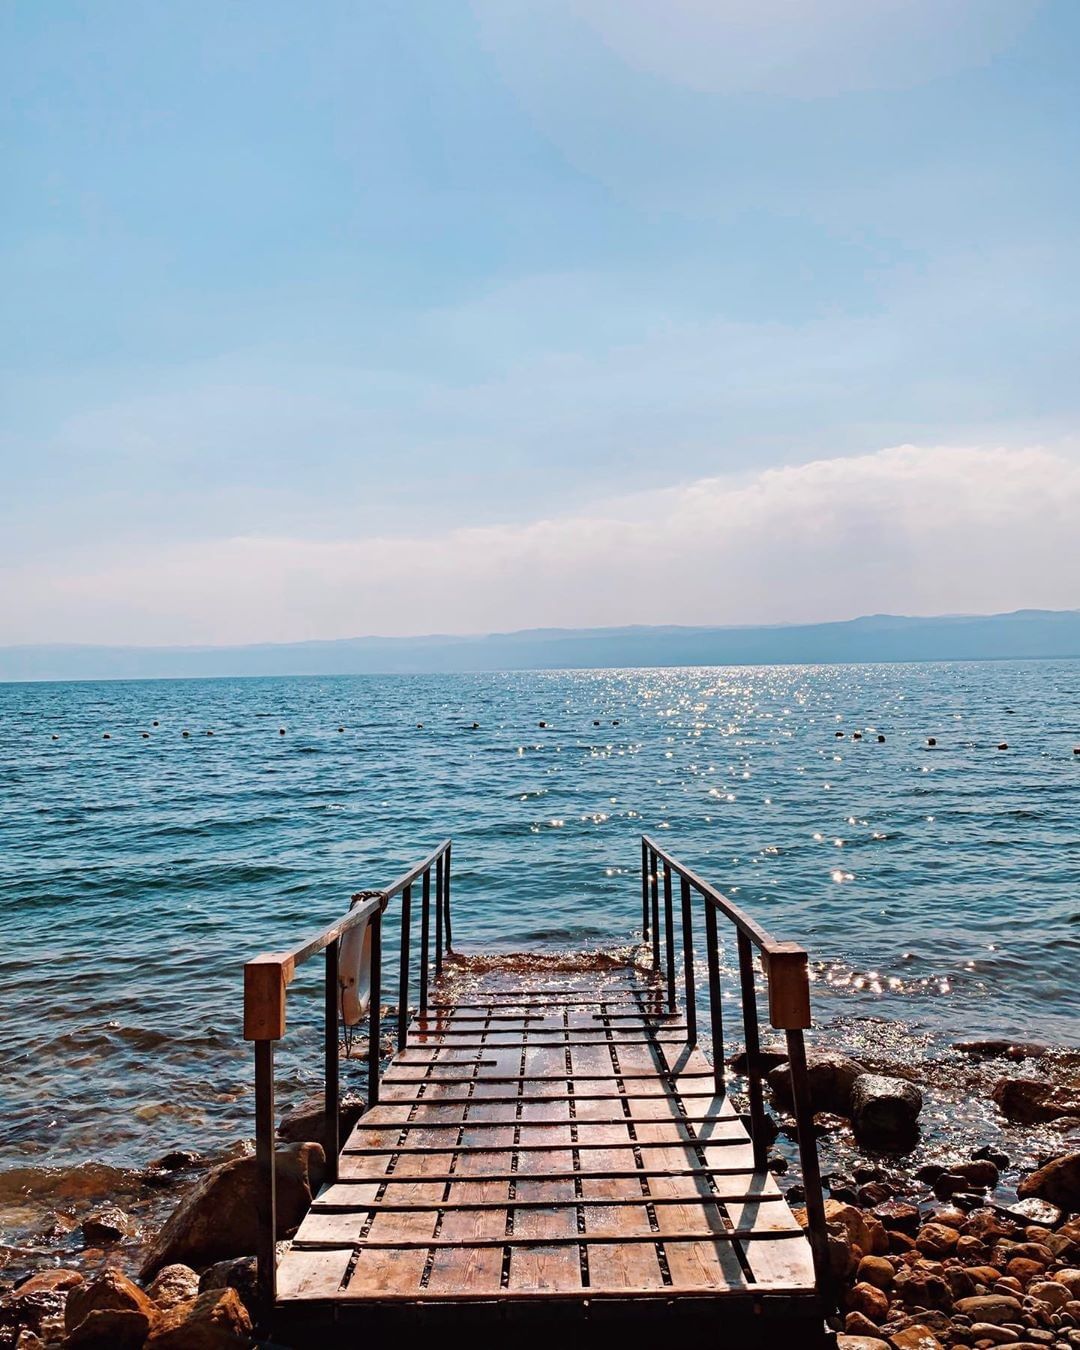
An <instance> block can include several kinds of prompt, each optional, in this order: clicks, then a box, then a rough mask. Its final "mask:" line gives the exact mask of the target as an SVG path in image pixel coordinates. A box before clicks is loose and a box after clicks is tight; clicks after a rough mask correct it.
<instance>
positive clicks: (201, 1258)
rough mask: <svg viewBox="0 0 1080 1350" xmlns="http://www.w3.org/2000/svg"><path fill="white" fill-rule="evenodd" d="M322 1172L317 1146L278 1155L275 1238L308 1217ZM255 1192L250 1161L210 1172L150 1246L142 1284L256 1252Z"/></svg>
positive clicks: (299, 1146) (293, 1148)
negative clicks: (179, 1267)
mask: <svg viewBox="0 0 1080 1350" xmlns="http://www.w3.org/2000/svg"><path fill="white" fill-rule="evenodd" d="M324 1167H325V1159H324V1155H323V1150H322V1146H321V1145H320V1144H316V1143H302V1144H292V1145H290V1146H289V1147H287V1148H282V1149H279V1150H278V1153H277V1220H278V1231H277V1236H278V1237H279V1238H282V1237H288V1236H290V1235H291V1234H292V1232H293V1231H294V1230H295V1229H296V1228H297V1226H298V1225H299V1223H300V1221H301V1219H302V1218H303V1217H304V1215H305V1214H306V1213H307V1210H308V1207H309V1206H310V1204H311V1197H312V1195H313V1193H314V1192H315V1191H317V1190H318V1188H319V1185H320V1184H321V1182H322V1176H323V1172H324ZM256 1189H257V1178H256V1165H255V1159H254V1158H234V1159H233V1160H232V1161H231V1162H227V1163H222V1164H221V1165H220V1166H219V1167H214V1168H212V1169H211V1170H210V1171H209V1172H208V1173H207V1174H206V1176H205V1177H204V1178H203V1179H202V1181H201V1182H200V1183H199V1185H198V1186H197V1187H196V1188H195V1190H194V1191H192V1192H191V1194H190V1195H188V1196H186V1197H185V1199H184V1200H182V1201H181V1203H180V1205H179V1206H178V1208H177V1209H176V1210H175V1211H174V1212H173V1214H172V1216H171V1218H169V1219H168V1221H167V1222H166V1223H165V1225H164V1226H163V1227H162V1229H161V1231H160V1232H159V1233H158V1235H157V1237H156V1238H155V1239H154V1241H153V1242H152V1243H151V1244H150V1246H149V1248H148V1249H147V1253H146V1257H145V1259H144V1261H143V1264H142V1270H141V1274H142V1278H143V1279H144V1280H145V1279H149V1278H151V1277H152V1276H153V1275H155V1274H156V1273H157V1272H158V1271H159V1270H160V1269H161V1267H162V1266H168V1265H173V1264H176V1263H181V1264H184V1265H191V1266H206V1265H210V1264H212V1263H213V1262H215V1261H224V1260H226V1259H227V1258H229V1257H232V1256H244V1255H246V1254H247V1253H249V1252H252V1251H254V1250H255V1247H256V1245H257V1243H256V1237H257V1231H256V1229H257V1225H256V1217H255V1214H256V1207H255V1196H256Z"/></svg>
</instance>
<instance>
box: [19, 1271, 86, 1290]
mask: <svg viewBox="0 0 1080 1350" xmlns="http://www.w3.org/2000/svg"><path fill="white" fill-rule="evenodd" d="M83 1279H84V1276H83V1274H82V1272H81V1271H78V1270H65V1269H64V1268H63V1266H58V1267H57V1268H56V1269H55V1270H38V1271H35V1273H34V1274H33V1275H31V1276H29V1277H28V1278H27V1279H25V1280H23V1281H22V1282H21V1283H20V1284H18V1285H16V1286H15V1292H16V1293H18V1294H23V1295H26V1294H39V1293H42V1292H44V1291H45V1290H50V1291H57V1292H59V1291H66V1290H69V1289H74V1288H75V1286H76V1285H77V1284H82V1282H83Z"/></svg>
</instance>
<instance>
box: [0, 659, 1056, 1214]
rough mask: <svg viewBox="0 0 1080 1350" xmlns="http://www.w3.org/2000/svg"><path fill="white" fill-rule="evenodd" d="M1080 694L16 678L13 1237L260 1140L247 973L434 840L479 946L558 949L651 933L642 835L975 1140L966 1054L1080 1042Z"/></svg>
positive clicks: (987, 670) (695, 682) (1000, 676)
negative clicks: (76, 1181)
mask: <svg viewBox="0 0 1080 1350" xmlns="http://www.w3.org/2000/svg"><path fill="white" fill-rule="evenodd" d="M1078 698H1080V663H1075V662H1016V663H1012V662H1010V663H981V664H980V663H972V664H959V663H958V664H932V665H931V664H923V665H887V666H844V667H776V668H753V669H750V668H738V669H679V670H645V671H598V672H588V671H586V672H550V673H547V672H545V673H525V674H494V675H473V676H429V677H351V678H334V679H312V678H297V679H257V680H205V681H203V680H189V681H160V682H109V683H84V684H54V685H47V684H43V685H7V686H0V785H2V793H0V845H2V847H0V904H2V905H3V912H4V914H5V926H4V935H5V941H4V944H3V948H2V952H0V977H2V980H3V988H4V990H5V1003H4V1014H3V1018H2V1021H0V1071H2V1077H0V1241H11V1240H12V1239H13V1238H18V1237H20V1236H25V1233H26V1232H27V1231H30V1230H31V1229H32V1222H31V1219H32V1216H31V1214H30V1211H31V1210H33V1209H34V1207H35V1204H37V1203H38V1202H37V1201H36V1200H35V1199H34V1197H35V1196H36V1195H37V1194H38V1192H42V1193H51V1188H53V1187H55V1186H57V1185H61V1184H62V1183H61V1181H60V1180H58V1178H61V1177H63V1176H67V1175H69V1174H70V1171H71V1169H72V1168H80V1167H85V1165H87V1164H89V1163H93V1164H95V1165H101V1166H102V1167H107V1168H111V1169H119V1170H120V1172H121V1173H123V1172H125V1170H126V1169H133V1168H139V1167H143V1166H145V1164H146V1163H147V1162H148V1161H149V1160H150V1159H152V1158H154V1157H156V1156H157V1155H159V1154H161V1153H163V1152H165V1151H166V1150H167V1149H169V1148H172V1147H178V1146H179V1147H194V1148H197V1149H200V1150H204V1151H211V1150H215V1149H220V1148H223V1147H225V1146H227V1145H228V1144H229V1143H230V1142H232V1141H235V1140H238V1139H242V1138H246V1137H247V1136H249V1135H250V1133H251V1115H252V1099H251V1067H250V1055H249V1047H247V1046H246V1045H245V1044H244V1042H243V1041H242V1040H241V1038H240V997H241V980H240V968H241V966H242V964H243V962H244V960H245V959H246V958H247V957H249V956H251V955H253V954H255V953H256V952H258V951H260V950H268V949H274V948H275V947H281V946H284V945H287V944H289V943H291V942H293V941H295V940H297V939H298V938H299V937H301V936H303V935H304V934H305V933H307V932H309V931H310V930H313V929H315V928H318V927H320V926H322V924H323V923H325V922H327V921H328V920H329V919H330V918H332V917H334V916H335V915H336V914H337V913H339V912H342V911H343V909H344V908H345V907H346V905H347V901H348V897H349V895H350V894H351V893H352V892H353V891H355V890H358V889H361V888H364V887H376V886H379V885H380V884H382V883H385V882H387V881H389V880H390V879H392V878H393V877H394V876H396V875H397V874H398V873H399V872H400V871H401V870H402V869H403V867H404V866H405V865H406V864H408V863H410V862H411V861H413V860H414V859H416V858H418V857H420V856H421V855H422V854H423V853H424V852H426V851H427V849H428V848H429V847H430V846H431V845H433V844H435V843H436V842H438V841H439V840H440V839H441V838H442V837H444V836H445V835H448V834H452V835H453V838H454V937H455V945H456V946H457V947H458V948H460V949H462V950H465V951H470V950H473V951H476V950H485V949H488V950H496V951H523V950H532V949H536V948H541V949H546V950H553V951H555V950H557V951H568V952H573V951H580V950H582V949H603V948H606V947H610V946H626V945H627V944H628V943H630V942H632V940H633V935H634V931H635V926H636V925H639V924H640V884H639V879H638V870H637V869H638V866H639V856H640V855H639V843H638V840H639V836H640V834H641V832H642V831H647V832H649V833H653V834H656V835H657V836H659V837H660V838H661V840H662V841H663V842H664V843H665V844H667V845H668V846H669V847H670V848H671V850H672V851H673V852H674V853H675V854H676V855H677V856H679V857H680V858H682V859H683V860H685V861H686V862H688V863H690V864H691V865H693V866H695V867H696V868H697V869H698V870H699V871H700V872H702V873H703V874H704V875H705V876H706V877H708V878H710V879H711V880H713V881H715V882H716V883H717V884H718V885H719V886H720V887H721V888H722V889H724V890H726V891H727V892H728V893H729V894H730V895H731V896H732V898H734V899H735V900H736V901H737V902H738V903H739V904H741V905H743V906H745V907H746V908H747V909H748V910H749V911H750V912H751V913H752V914H753V915H754V916H755V918H757V919H758V920H759V921H760V922H761V923H762V924H763V925H764V926H766V927H768V928H770V929H772V930H773V931H774V932H775V933H776V934H777V935H779V936H783V937H789V938H793V939H796V940H798V941H800V942H802V943H804V944H805V945H806V946H807V947H808V948H809V950H810V952H811V956H812V960H813V973H814V980H815V982H814V986H813V996H814V1004H815V1017H816V1022H817V1026H818V1028H819V1031H818V1032H817V1033H816V1034H817V1036H818V1039H819V1040H820V1041H831V1042H835V1043H839V1044H843V1045H846V1046H849V1047H851V1048H854V1049H858V1048H860V1047H862V1048H863V1050H864V1052H865V1053H866V1054H867V1057H868V1058H871V1059H874V1060H876V1061H880V1062H890V1061H891V1062H893V1063H896V1064H901V1065H902V1064H905V1063H908V1064H910V1063H917V1062H919V1061H925V1062H927V1064H928V1065H934V1066H937V1067H935V1068H934V1069H933V1070H932V1072H933V1073H938V1074H939V1076H940V1078H941V1092H942V1093H943V1094H944V1095H943V1096H942V1097H941V1098H940V1101H939V1102H938V1104H937V1105H935V1104H934V1102H931V1104H930V1108H929V1109H928V1111H927V1113H926V1119H925V1122H924V1123H925V1126H926V1131H927V1138H928V1140H929V1141H930V1142H931V1143H932V1142H934V1141H935V1140H940V1139H942V1138H944V1139H946V1140H948V1139H949V1138H950V1137H951V1136H953V1135H956V1134H957V1132H958V1131H959V1132H960V1133H963V1132H964V1131H966V1132H967V1133H968V1134H969V1135H974V1134H976V1133H977V1134H979V1136H980V1138H982V1137H983V1136H984V1135H985V1133H986V1131H987V1130H992V1129H994V1128H996V1126H995V1125H994V1113H993V1110H992V1108H989V1107H987V1106H986V1104H985V1101H984V1100H982V1099H981V1098H980V1099H978V1100H976V1099H975V1098H974V1097H973V1096H972V1094H971V1093H970V1092H966V1091H962V1092H958V1091H955V1090H953V1091H951V1092H950V1091H949V1086H950V1083H952V1084H954V1086H955V1084H957V1083H962V1082H963V1074H962V1073H961V1071H960V1069H959V1068H957V1067H956V1066H957V1065H958V1063H959V1061H958V1060H957V1057H956V1056H955V1054H954V1052H952V1051H950V1050H949V1048H948V1047H949V1045H950V1043H951V1042H952V1041H953V1040H956V1039H959V1038H974V1037H980V1036H994V1037H1020V1038H1023V1039H1025V1040H1031V1039H1040V1040H1046V1041H1049V1042H1051V1043H1053V1044H1057V1045H1062V1046H1073V1047H1075V1046H1077V1044H1078V1043H1080V988H1078V986H1080V981H1078V980H1077V978H1076V972H1077V958H1078V955H1080V887H1078V885H1077V881H1078V877H1080V831H1078V829H1077V821H1078V820H1080V811H1078V807H1080V755H1074V754H1073V746H1074V745H1075V744H1080V724H1078V717H1077V708H1078V706H1080V702H1078ZM474 722H476V723H478V724H479V726H478V727H477V728H475V729H474V728H473V723H474ZM541 722H544V723H546V726H543V727H542V726H541V725H540V723H541ZM418 723H422V724H423V725H422V726H418V725H417V724H418ZM597 723H598V724H599V725H596V724H597ZM339 728H342V730H339ZM185 730H186V731H187V732H188V733H189V735H188V736H187V737H184V736H183V732H184V731H185ZM838 731H841V732H843V733H844V734H843V736H842V737H838V736H837V734H836V733H837V732H838ZM144 732H145V733H147V734H146V736H145V738H144V736H143V733H144ZM854 732H860V733H862V739H859V740H854V739H852V733H854ZM208 733H212V735H210V734H208ZM879 734H881V735H884V736H885V738H886V739H885V741H884V743H879V742H878V739H877V737H878V735H879ZM106 736H107V737H108V738H107V739H106ZM931 736H932V737H935V738H936V740H937V746H936V747H934V748H930V747H929V746H928V745H927V743H926V742H927V738H928V737H931ZM1002 741H1005V742H1007V743H1008V746H1009V748H1008V750H999V749H997V746H998V744H999V743H1000V742H1002ZM388 941H389V943H390V947H391V949H393V947H394V941H395V939H394V934H393V930H392V929H391V931H390V935H389V938H388ZM730 955H731V953H730V950H726V951H725V965H726V967H727V969H728V971H729V975H728V985H729V987H731V985H732V980H731V977H730ZM317 974H318V971H317V970H315V969H312V971H311V973H310V974H307V975H302V976H301V978H299V979H298V980H297V982H296V984H295V985H294V986H293V988H292V990H291V991H290V1001H289V1018H290V1028H289V1034H288V1038H287V1041H286V1043H285V1048H284V1051H283V1053H282V1056H281V1075H280V1076H281V1092H282V1095H283V1098H285V1099H286V1100H288V1099H290V1098H291V1099H295V1098H296V1097H299V1096H301V1095H303V1093H304V1091H305V1089H306V1088H308V1087H310V1085H312V1084H314V1083H315V1082H316V1081H317V1078H318V1073H319V1060H318V1054H319V1051H318V1044H319V1040H318V1038H319V1034H320V1033H319V1025H318V1018H319V1016H320V1014H321V1003H320V1000H319V997H318V991H317ZM388 996H389V997H391V998H392V997H393V991H392V990H390V991H388ZM731 1011H732V1015H733V1016H732V1019H731V1022H730V1025H734V1012H735V1009H734V1008H732V1010H731ZM351 1067H352V1066H351V1065H350V1066H349V1068H350V1069H351ZM964 1072H966V1070H965V1071H964ZM354 1077H355V1075H354ZM346 1080H347V1082H350V1081H351V1080H350V1078H349V1073H348V1072H347V1073H346ZM360 1086H362V1085H360ZM950 1101H951V1105H950V1104H949V1103H950ZM111 1175H112V1173H107V1174H106V1173H102V1174H101V1177H105V1176H111ZM100 1179H101V1178H100V1177H99V1180H100ZM103 1188H104V1190H105V1191H107V1190H108V1187H107V1186H104V1183H103ZM114 1189H116V1187H114ZM24 1202H25V1203H24ZM41 1203H44V1204H48V1203H50V1202H49V1201H48V1200H47V1199H44V1200H42V1201H41Z"/></svg>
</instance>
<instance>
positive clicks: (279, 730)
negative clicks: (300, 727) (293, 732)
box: [277, 727, 285, 736]
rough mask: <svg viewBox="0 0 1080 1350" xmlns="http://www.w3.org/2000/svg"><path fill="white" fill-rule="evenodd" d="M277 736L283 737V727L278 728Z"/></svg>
mask: <svg viewBox="0 0 1080 1350" xmlns="http://www.w3.org/2000/svg"><path fill="white" fill-rule="evenodd" d="M277 734H278V735H279V736H284V735H285V728H284V727H278V733H277Z"/></svg>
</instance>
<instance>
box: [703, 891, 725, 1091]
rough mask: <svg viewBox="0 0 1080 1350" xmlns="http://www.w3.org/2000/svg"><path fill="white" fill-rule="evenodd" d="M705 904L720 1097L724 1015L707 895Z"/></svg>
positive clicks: (715, 1068) (713, 923)
mask: <svg viewBox="0 0 1080 1350" xmlns="http://www.w3.org/2000/svg"><path fill="white" fill-rule="evenodd" d="M702 899H703V901H704V902H705V954H706V956H707V958H708V962H709V1022H710V1024H711V1027H712V1058H713V1083H714V1084H715V1086H716V1095H717V1096H718V1097H722V1096H723V1095H724V1093H725V1092H726V1088H725V1086H724V1013H723V1009H722V1007H721V1003H720V951H719V949H718V947H717V945H716V910H715V909H713V905H712V901H711V900H710V899H709V897H708V896H707V895H705V896H702Z"/></svg>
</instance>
